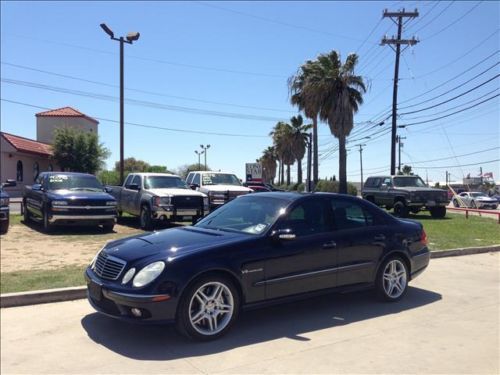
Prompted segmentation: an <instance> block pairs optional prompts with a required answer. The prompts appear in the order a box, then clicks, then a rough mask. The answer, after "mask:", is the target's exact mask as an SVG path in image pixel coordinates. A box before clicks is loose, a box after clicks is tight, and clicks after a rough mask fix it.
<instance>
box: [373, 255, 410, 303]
mask: <svg viewBox="0 0 500 375" xmlns="http://www.w3.org/2000/svg"><path fill="white" fill-rule="evenodd" d="M392 262H394V264H395V265H397V268H395V269H394V270H395V271H396V272H395V273H394V272H391V263H392ZM403 270H404V276H402V274H401V276H400V277H399V278H398V279H397V277H398V276H396V275H397V274H400V272H402V271H403ZM401 277H402V278H404V281H403V280H402V279H401ZM396 279H397V280H398V282H397V283H396ZM409 279H410V273H409V270H408V266H407V265H406V262H405V261H404V260H403V259H402V258H401V257H399V256H391V257H389V258H387V259H386V260H385V261H384V262H383V263H382V265H381V266H380V269H379V271H378V274H377V280H376V281H375V285H376V290H377V295H378V297H379V298H380V299H381V300H383V301H387V302H396V301H399V300H400V299H401V298H403V297H404V295H405V294H406V292H407V291H408V281H409ZM391 285H394V286H393V288H394V289H391ZM391 293H392V294H391Z"/></svg>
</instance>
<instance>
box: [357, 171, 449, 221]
mask: <svg viewBox="0 0 500 375" xmlns="http://www.w3.org/2000/svg"><path fill="white" fill-rule="evenodd" d="M361 195H362V197H363V198H364V199H366V200H368V201H370V202H372V203H375V204H376V205H377V206H385V208H387V209H388V210H390V209H394V214H395V215H396V216H399V217H407V216H408V214H409V213H410V212H412V213H414V214H416V213H418V212H419V211H421V210H423V209H426V210H429V212H430V214H431V216H432V217H434V218H443V217H445V216H446V206H447V205H448V204H449V203H450V200H449V199H448V193H447V192H446V190H441V189H434V188H430V187H428V186H427V185H426V184H425V182H424V181H423V180H422V179H421V178H420V177H419V176H373V177H368V178H367V180H366V182H365V184H364V186H363V189H362V191H361Z"/></svg>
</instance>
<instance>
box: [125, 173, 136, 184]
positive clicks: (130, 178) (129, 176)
mask: <svg viewBox="0 0 500 375" xmlns="http://www.w3.org/2000/svg"><path fill="white" fill-rule="evenodd" d="M132 177H134V176H133V175H131V174H129V175H128V176H127V179H126V180H125V186H128V185H130V183H131V181H132Z"/></svg>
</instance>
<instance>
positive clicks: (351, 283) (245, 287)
mask: <svg viewBox="0 0 500 375" xmlns="http://www.w3.org/2000/svg"><path fill="white" fill-rule="evenodd" d="M429 258H430V255H429V250H428V248H427V239H426V234H425V231H424V230H423V228H422V225H421V224H419V223H417V222H413V221H409V220H400V219H397V218H394V217H392V216H391V215H389V214H387V213H385V212H384V211H382V210H381V209H379V208H378V207H376V206H375V205H373V204H371V203H370V202H367V201H364V200H362V199H359V198H356V197H351V196H345V195H338V194H322V193H314V194H300V193H260V194H249V195H245V196H241V197H238V198H237V199H235V200H233V201H231V202H229V203H228V204H226V205H224V206H222V207H221V208H219V209H218V210H216V211H214V212H212V213H211V214H209V215H208V216H206V217H205V218H204V219H203V220H201V221H199V222H198V223H197V224H196V225H194V226H187V227H180V228H172V229H167V230H163V231H159V232H153V233H144V234H140V235H136V236H133V237H129V238H125V239H121V240H117V241H113V242H110V243H108V244H106V245H105V246H104V248H103V249H101V250H100V251H99V252H98V254H97V255H96V256H95V258H94V260H93V261H92V263H91V264H90V266H89V267H88V268H87V270H86V272H85V278H86V280H87V285H88V299H89V301H90V303H91V304H92V306H93V307H94V308H95V309H96V310H97V311H99V312H101V313H104V314H106V315H109V316H111V317H115V318H120V319H124V320H128V321H133V322H141V323H146V322H153V323H159V322H175V323H176V325H177V327H178V329H179V330H180V331H181V332H182V333H184V334H185V335H187V336H189V337H191V338H195V339H199V340H208V339H214V338H217V337H219V336H221V335H223V334H224V333H226V332H227V330H228V329H229V328H230V327H231V325H232V323H233V322H234V321H235V319H236V318H237V316H238V313H239V312H240V310H241V309H242V308H248V307H252V306H256V305H264V304H268V303H274V302H276V301H281V300H287V299H291V298H297V297H305V296H307V295H308V294H311V293H312V292H315V293H317V292H325V293H326V292H331V291H340V290H347V289H349V290H354V289H362V288H375V289H376V291H377V292H378V294H379V295H380V297H382V298H383V299H384V300H386V301H397V300H399V299H401V298H402V297H403V296H404V294H405V292H406V291H407V287H408V282H409V281H410V280H411V279H413V278H414V277H415V276H417V275H418V274H419V273H421V272H422V271H423V270H424V269H425V268H426V267H427V265H428V263H429Z"/></svg>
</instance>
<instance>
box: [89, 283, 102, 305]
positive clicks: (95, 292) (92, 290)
mask: <svg viewBox="0 0 500 375" xmlns="http://www.w3.org/2000/svg"><path fill="white" fill-rule="evenodd" d="M88 288H89V294H90V297H92V299H94V300H96V301H100V300H101V299H102V286H101V285H99V284H97V283H96V282H94V281H92V280H90V282H89V284H88Z"/></svg>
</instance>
